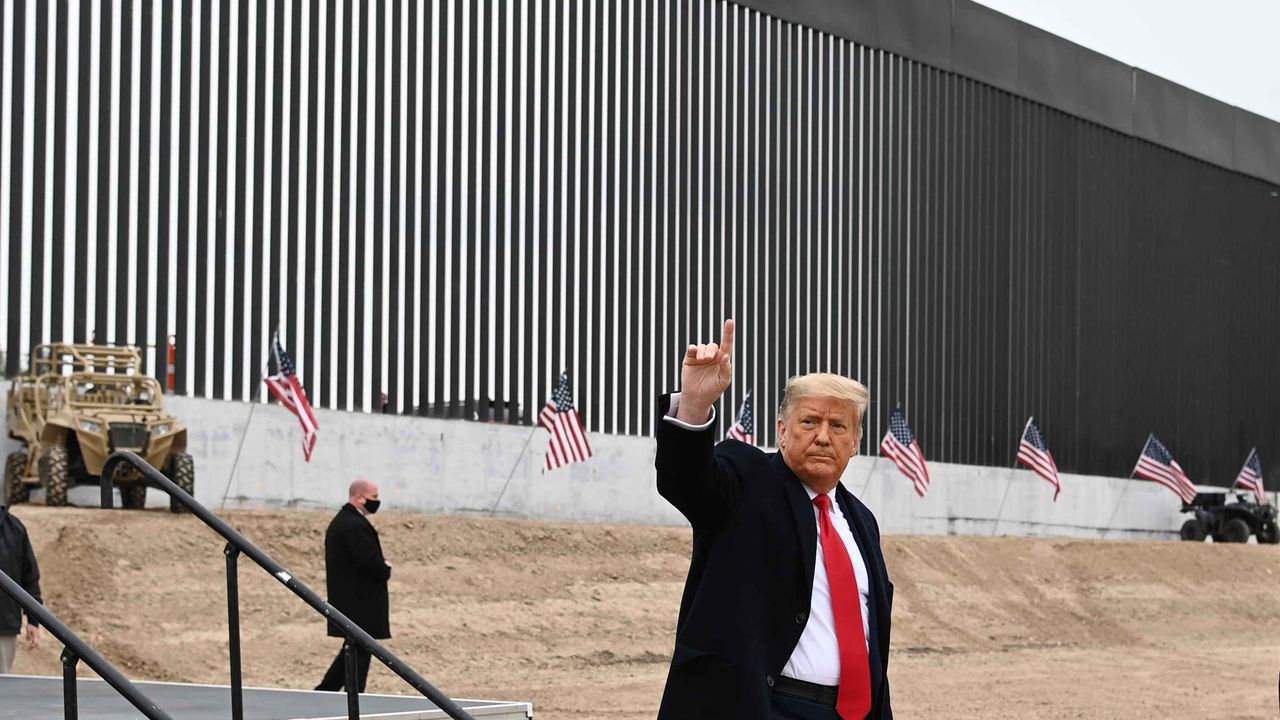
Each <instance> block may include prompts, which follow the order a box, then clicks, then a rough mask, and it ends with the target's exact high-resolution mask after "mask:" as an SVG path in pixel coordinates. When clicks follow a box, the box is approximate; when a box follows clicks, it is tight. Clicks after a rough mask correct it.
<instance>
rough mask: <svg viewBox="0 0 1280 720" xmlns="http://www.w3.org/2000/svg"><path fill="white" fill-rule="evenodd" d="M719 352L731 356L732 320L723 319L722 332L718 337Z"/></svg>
mask: <svg viewBox="0 0 1280 720" xmlns="http://www.w3.org/2000/svg"><path fill="white" fill-rule="evenodd" d="M720 352H721V353H722V354H724V355H728V356H730V357H733V320H732V319H729V320H725V321H724V332H723V333H722V334H721V339H720Z"/></svg>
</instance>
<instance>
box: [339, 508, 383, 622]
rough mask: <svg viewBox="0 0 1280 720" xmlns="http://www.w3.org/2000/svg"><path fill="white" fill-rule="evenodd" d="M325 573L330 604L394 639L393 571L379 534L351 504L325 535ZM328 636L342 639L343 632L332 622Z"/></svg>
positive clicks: (353, 620) (353, 618) (355, 619)
mask: <svg viewBox="0 0 1280 720" xmlns="http://www.w3.org/2000/svg"><path fill="white" fill-rule="evenodd" d="M324 571H325V584H326V587H327V589H328V591H329V603H330V604H331V605H333V606H334V607H336V608H338V610H339V611H340V612H341V613H342V614H343V615H346V616H347V617H349V618H351V621H352V622H354V623H355V624H357V625H359V626H360V627H361V629H363V630H364V631H365V632H367V633H369V634H370V635H372V636H373V637H375V638H377V639H379V640H385V639H387V638H389V637H391V621H390V617H389V615H390V614H391V613H390V602H389V600H388V598H387V580H388V579H390V578H391V568H390V567H388V566H387V562H386V560H385V559H383V557H382V543H381V542H379V541H378V531H377V530H374V529H373V524H372V523H370V522H369V519H368V518H366V517H365V516H364V515H361V514H360V511H359V510H357V509H356V508H355V506H354V505H352V504H350V503H347V504H346V505H343V506H342V509H341V510H339V511H338V515H337V516H336V517H334V518H333V521H332V522H330V523H329V530H328V531H327V532H326V533H325V534H324ZM329 635H330V636H331V637H342V632H341V631H340V630H339V629H338V626H337V625H335V624H333V623H329Z"/></svg>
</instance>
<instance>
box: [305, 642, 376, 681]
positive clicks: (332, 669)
mask: <svg viewBox="0 0 1280 720" xmlns="http://www.w3.org/2000/svg"><path fill="white" fill-rule="evenodd" d="M346 647H347V646H346V644H345V643H344V644H343V646H342V647H341V648H339V649H338V657H336V658H334V659H333V664H332V665H330V666H329V669H328V670H327V671H326V672H325V674H324V679H323V680H321V681H320V684H319V685H317V686H316V689H317V690H330V691H333V690H345V689H346V688H347V653H346ZM370 659H371V656H370V655H369V653H367V652H365V651H364V650H361V649H360V648H356V679H357V684H358V685H359V687H358V688H356V691H357V692H364V686H365V682H366V681H368V679H369V660H370Z"/></svg>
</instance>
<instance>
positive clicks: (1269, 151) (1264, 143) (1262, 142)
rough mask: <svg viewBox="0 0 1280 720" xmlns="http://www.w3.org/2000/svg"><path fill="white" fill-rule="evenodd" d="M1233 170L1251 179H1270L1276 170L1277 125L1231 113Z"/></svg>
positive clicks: (1278, 165) (1279, 127)
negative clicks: (1233, 141) (1233, 118)
mask: <svg viewBox="0 0 1280 720" xmlns="http://www.w3.org/2000/svg"><path fill="white" fill-rule="evenodd" d="M1234 122H1235V147H1234V165H1233V167H1235V168H1237V169H1239V170H1240V172H1242V173H1247V174H1249V175H1253V176H1255V177H1270V175H1268V173H1271V172H1273V171H1274V169H1276V168H1280V123H1274V122H1271V121H1269V120H1267V119H1266V118H1262V117H1259V116H1257V115H1254V114H1253V113H1250V112H1245V111H1244V110H1241V109H1239V108H1236V109H1235V120H1234Z"/></svg>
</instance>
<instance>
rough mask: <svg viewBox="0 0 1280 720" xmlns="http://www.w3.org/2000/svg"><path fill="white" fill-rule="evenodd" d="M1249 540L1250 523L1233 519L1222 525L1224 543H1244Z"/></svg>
mask: <svg viewBox="0 0 1280 720" xmlns="http://www.w3.org/2000/svg"><path fill="white" fill-rule="evenodd" d="M1248 540H1249V523H1247V522H1245V521H1244V520H1241V519H1240V518H1231V519H1230V520H1228V521H1226V522H1224V523H1222V542H1229V543H1242V542H1248Z"/></svg>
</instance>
